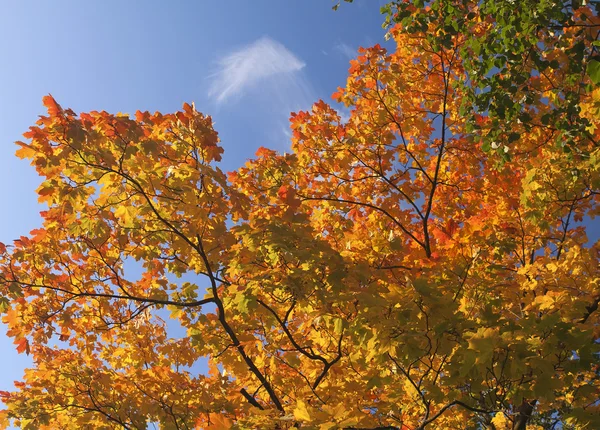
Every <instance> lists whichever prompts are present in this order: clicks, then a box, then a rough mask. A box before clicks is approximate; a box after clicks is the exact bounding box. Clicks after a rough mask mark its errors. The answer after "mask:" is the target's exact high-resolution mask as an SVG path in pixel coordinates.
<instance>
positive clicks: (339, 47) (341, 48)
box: [333, 42, 356, 58]
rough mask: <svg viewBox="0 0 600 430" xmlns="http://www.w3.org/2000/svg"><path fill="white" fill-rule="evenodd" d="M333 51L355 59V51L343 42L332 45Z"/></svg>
mask: <svg viewBox="0 0 600 430" xmlns="http://www.w3.org/2000/svg"><path fill="white" fill-rule="evenodd" d="M333 49H335V50H336V51H338V52H339V53H341V54H342V55H344V56H346V57H348V58H354V57H356V49H354V48H352V47H351V46H350V45H348V44H346V43H344V42H340V43H338V44H336V45H334V47H333Z"/></svg>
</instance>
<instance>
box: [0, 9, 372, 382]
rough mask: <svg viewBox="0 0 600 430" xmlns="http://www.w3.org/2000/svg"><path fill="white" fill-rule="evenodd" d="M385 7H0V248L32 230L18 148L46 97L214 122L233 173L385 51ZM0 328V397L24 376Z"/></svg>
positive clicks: (81, 107) (31, 178)
mask: <svg viewBox="0 0 600 430" xmlns="http://www.w3.org/2000/svg"><path fill="white" fill-rule="evenodd" d="M383 3H384V1H383V0H362V1H360V0H355V3H354V4H351V5H350V4H343V5H342V7H340V9H339V10H338V11H336V12H334V11H332V9H331V8H332V6H333V5H334V4H335V3H334V2H333V1H330V0H301V1H300V0H295V1H275V0H269V1H267V0H253V1H242V0H238V1H228V2H225V1H179V2H166V1H132V0H129V1H117V0H109V1H102V2H78V1H75V0H72V1H66V0H65V1H54V2H50V1H41V0H40V1H28V2H19V1H16V0H13V1H8V2H4V3H3V4H2V6H1V8H2V11H1V13H0V55H1V56H2V60H3V61H2V67H0V100H1V102H0V202H2V210H1V211H0V242H5V243H10V242H12V240H14V239H16V238H17V237H19V236H21V235H25V234H27V233H28V232H29V231H30V230H31V229H33V228H36V227H38V226H39V225H40V218H39V215H38V213H39V211H40V210H41V209H42V207H40V206H39V205H38V203H37V195H36V194H35V191H34V190H35V189H36V188H37V186H38V185H39V182H40V180H39V177H38V176H37V175H36V173H35V171H34V169H33V168H32V167H30V166H28V163H27V162H25V161H21V160H18V159H17V158H16V157H14V155H13V154H14V151H15V149H16V146H15V145H14V144H13V142H14V141H15V140H20V139H21V134H22V133H23V132H25V131H26V130H27V128H28V127H29V126H30V125H32V124H33V123H34V122H35V120H36V118H37V116H38V115H40V114H42V113H44V109H43V107H42V104H41V98H42V96H44V95H45V94H48V93H51V94H52V95H53V96H54V97H55V98H56V100H57V101H58V102H59V103H60V104H61V105H62V106H63V107H70V108H72V109H73V110H75V111H77V112H80V111H89V110H106V111H109V112H128V113H131V114H133V113H134V112H135V111H136V110H138V109H139V110H149V111H156V110H158V111H162V112H171V111H175V110H177V109H179V108H181V105H182V103H183V102H191V101H194V102H195V103H196V107H197V108H198V110H201V111H203V112H205V113H208V114H211V115H212V116H213V118H214V119H215V127H216V129H217V130H218V131H219V134H220V137H221V140H222V145H223V147H224V148H225V156H224V162H223V166H222V167H223V168H224V170H233V169H235V168H237V167H239V166H240V165H242V164H243V162H244V160H245V159H247V158H249V157H251V156H252V155H253V154H254V152H255V151H256V149H257V148H258V147H260V146H267V147H270V148H274V149H278V150H285V149H286V148H287V147H288V146H289V139H288V131H287V130H288V121H287V120H288V118H289V113H290V112H291V111H293V110H297V109H302V108H307V107H308V106H310V104H311V103H312V102H314V101H317V100H318V99H323V100H326V101H329V100H330V95H331V94H332V93H333V92H334V91H335V89H336V88H337V86H340V85H343V84H344V83H345V79H346V74H347V69H348V61H349V59H350V57H351V56H352V55H353V53H354V52H355V51H356V49H357V48H358V47H359V46H369V45H373V44H375V43H382V42H383V31H382V30H381V22H382V17H381V16H380V15H379V6H380V5H381V4H383ZM29 363H30V362H29V360H28V358H27V357H26V356H24V355H17V354H16V352H14V346H13V345H12V342H11V340H9V339H8V338H6V336H5V330H4V327H3V326H1V325H0V364H1V365H2V371H1V372H0V390H11V389H12V388H13V386H12V381H13V380H15V379H20V378H21V375H22V371H23V368H24V367H25V366H27V365H28V364H29Z"/></svg>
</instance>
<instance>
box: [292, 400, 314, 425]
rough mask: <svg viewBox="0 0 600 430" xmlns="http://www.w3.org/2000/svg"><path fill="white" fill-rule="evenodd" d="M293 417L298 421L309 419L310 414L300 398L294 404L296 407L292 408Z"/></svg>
mask: <svg viewBox="0 0 600 430" xmlns="http://www.w3.org/2000/svg"><path fill="white" fill-rule="evenodd" d="M294 418H296V419H297V420H299V421H310V414H309V413H308V409H307V408H306V403H304V402H303V401H302V400H299V401H298V403H297V404H296V409H294Z"/></svg>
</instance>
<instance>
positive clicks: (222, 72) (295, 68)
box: [208, 37, 317, 150]
mask: <svg viewBox="0 0 600 430" xmlns="http://www.w3.org/2000/svg"><path fill="white" fill-rule="evenodd" d="M305 66H306V65H305V63H304V61H302V60H301V59H300V58H299V57H298V56H297V55H295V54H294V53H293V52H291V51H290V50H289V49H288V48H286V47H285V46H283V45H282V44H281V43H279V42H277V41H275V40H273V39H271V38H269V37H262V38H260V39H258V40H256V41H255V42H253V43H251V44H249V45H246V46H244V47H243V48H241V49H237V50H235V51H232V52H230V53H228V54H227V55H224V56H223V57H221V58H219V59H217V61H216V67H215V69H214V72H213V74H212V75H211V76H209V88H208V96H209V99H210V100H211V101H213V102H214V103H216V104H217V105H218V106H222V107H225V106H227V107H228V109H227V110H228V112H229V113H230V114H233V115H235V113H234V112H237V111H239V110H240V109H247V108H248V106H249V105H248V104H249V103H250V104H251V107H250V108H251V109H252V116H253V118H255V121H254V122H253V123H254V125H255V126H256V127H257V129H258V130H260V132H259V133H260V134H262V138H263V139H264V138H266V139H267V141H268V142H269V143H268V144H269V145H272V146H275V147H277V148H279V149H281V150H286V149H288V148H289V142H290V137H291V132H290V130H289V118H290V112H297V111H299V110H307V109H310V106H311V105H312V103H313V102H315V101H316V100H317V98H316V95H315V91H314V89H313V87H312V86H311V84H310V81H309V79H308V78H307V74H306V71H305V69H306V67H305ZM234 102H239V103H234Z"/></svg>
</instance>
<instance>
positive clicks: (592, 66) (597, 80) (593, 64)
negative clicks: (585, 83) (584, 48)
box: [587, 59, 600, 85]
mask: <svg viewBox="0 0 600 430" xmlns="http://www.w3.org/2000/svg"><path fill="white" fill-rule="evenodd" d="M587 74H588V76H589V77H590V79H591V80H592V82H593V83H594V84H595V85H600V61H598V60H595V59H594V60H590V62H589V63H588V66H587Z"/></svg>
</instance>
